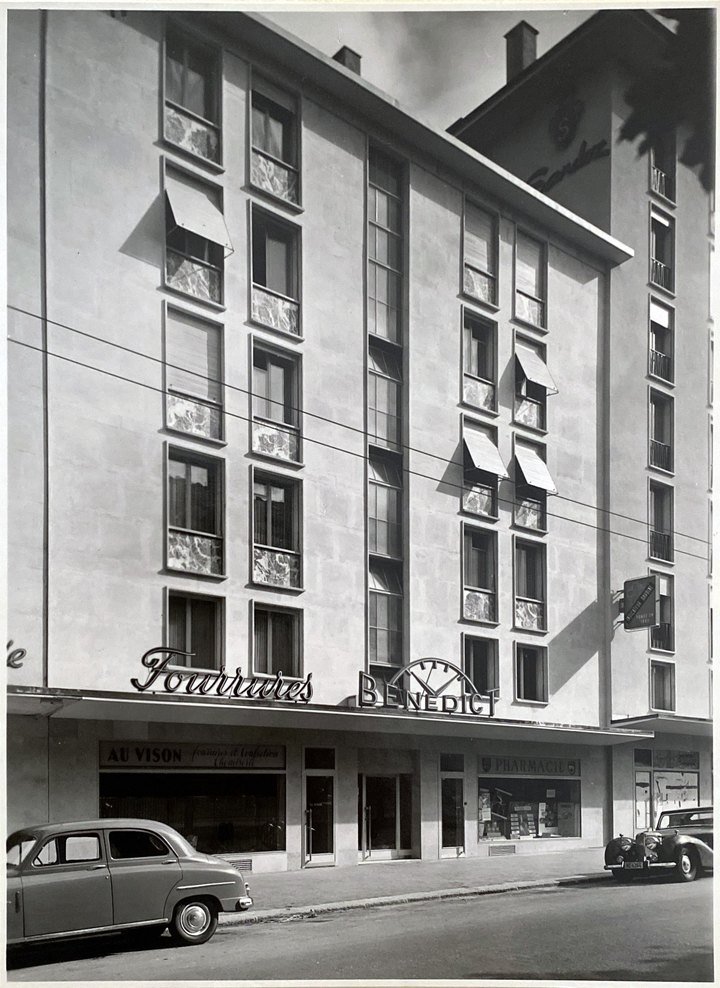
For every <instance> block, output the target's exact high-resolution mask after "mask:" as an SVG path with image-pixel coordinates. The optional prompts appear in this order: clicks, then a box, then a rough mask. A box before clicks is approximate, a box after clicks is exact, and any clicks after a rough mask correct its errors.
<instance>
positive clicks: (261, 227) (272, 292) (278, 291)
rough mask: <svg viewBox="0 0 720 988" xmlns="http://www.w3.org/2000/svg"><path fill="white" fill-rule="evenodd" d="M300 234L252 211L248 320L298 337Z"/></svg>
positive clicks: (260, 213)
mask: <svg viewBox="0 0 720 988" xmlns="http://www.w3.org/2000/svg"><path fill="white" fill-rule="evenodd" d="M299 272H300V231H299V230H298V228H297V227H295V226H291V225H289V224H287V223H283V222H281V221H279V220H276V219H275V218H274V217H272V216H270V215H268V214H267V213H264V212H262V211H261V210H258V209H253V213H252V282H253V289H252V318H253V320H254V321H255V322H257V323H260V324H261V325H262V326H269V327H270V328H271V329H278V330H280V331H281V332H284V333H290V334H291V335H293V336H298V335H299V334H300V273H299Z"/></svg>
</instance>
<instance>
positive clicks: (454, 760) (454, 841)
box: [440, 755, 465, 858]
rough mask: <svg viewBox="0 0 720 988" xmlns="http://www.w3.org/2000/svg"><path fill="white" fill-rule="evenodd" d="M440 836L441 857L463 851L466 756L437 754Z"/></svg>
mask: <svg viewBox="0 0 720 988" xmlns="http://www.w3.org/2000/svg"><path fill="white" fill-rule="evenodd" d="M440 823H441V826H440V838H441V841H440V843H441V848H440V853H441V855H442V857H444V858H449V857H457V856H458V855H460V854H464V852H465V759H464V757H463V755H441V756H440Z"/></svg>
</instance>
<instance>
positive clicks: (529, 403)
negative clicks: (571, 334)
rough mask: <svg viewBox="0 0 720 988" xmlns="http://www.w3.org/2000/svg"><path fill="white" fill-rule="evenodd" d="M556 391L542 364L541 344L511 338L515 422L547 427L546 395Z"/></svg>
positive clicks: (542, 428)
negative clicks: (513, 354)
mask: <svg viewBox="0 0 720 988" xmlns="http://www.w3.org/2000/svg"><path fill="white" fill-rule="evenodd" d="M552 394H557V387H556V385H555V381H554V380H553V378H552V375H551V374H550V371H549V370H548V368H547V365H546V363H545V347H544V346H542V344H539V343H534V342H532V341H530V340H526V339H521V338H517V339H516V341H515V405H514V411H513V417H514V420H515V422H517V423H518V424H520V425H524V426H527V427H528V428H530V429H538V430H541V431H544V430H545V429H546V428H547V396H548V395H552Z"/></svg>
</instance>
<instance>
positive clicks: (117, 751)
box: [100, 741, 285, 772]
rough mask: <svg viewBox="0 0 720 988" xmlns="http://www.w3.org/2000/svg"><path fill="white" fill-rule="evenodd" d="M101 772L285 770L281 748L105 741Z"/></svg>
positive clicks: (102, 750)
mask: <svg viewBox="0 0 720 988" xmlns="http://www.w3.org/2000/svg"><path fill="white" fill-rule="evenodd" d="M100 768H101V769H102V768H104V769H108V768H122V769H124V770H129V769H148V768H158V769H163V770H180V771H188V769H235V770H237V771H245V772H247V771H260V770H263V771H268V770H272V769H276V770H277V769H284V768H285V746H284V745H281V744H211V743H204V744H191V743H188V742H182V741H180V742H172V743H161V744H148V743H147V742H145V741H101V742H100Z"/></svg>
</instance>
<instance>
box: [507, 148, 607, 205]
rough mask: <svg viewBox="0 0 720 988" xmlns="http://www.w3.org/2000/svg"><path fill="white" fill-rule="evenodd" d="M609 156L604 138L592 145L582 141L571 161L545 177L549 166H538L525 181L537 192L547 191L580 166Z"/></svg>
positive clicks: (576, 170)
mask: <svg viewBox="0 0 720 988" xmlns="http://www.w3.org/2000/svg"><path fill="white" fill-rule="evenodd" d="M609 156H610V148H609V147H608V142H607V141H606V140H602V141H598V142H597V144H593V145H592V147H588V145H587V141H583V142H582V144H581V145H580V150H579V151H578V154H577V157H576V158H574V159H573V160H572V161H569V162H568V163H567V164H566V165H563V166H562V168H558V170H557V171H554V172H552V173H551V174H550V175H549V176H548V177H547V178H546V177H545V176H546V175H547V174H548V172H549V171H550V169H549V167H548V166H547V165H545V166H544V167H543V168H538V169H537V171H534V172H533V173H532V175H531V176H530V178H528V179H527V180H526V181H527V184H528V185H531V186H532V187H533V189H537V190H538V192H545V193H547V192H549V191H550V189H554V188H555V186H556V185H559V184H560V182H562V180H563V179H564V178H565V177H566V176H567V175H574V174H575V172H579V171H580V169H581V168H585V167H586V166H587V165H590V164H592V162H593V161H599V160H600V159H601V158H607V157H609Z"/></svg>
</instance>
